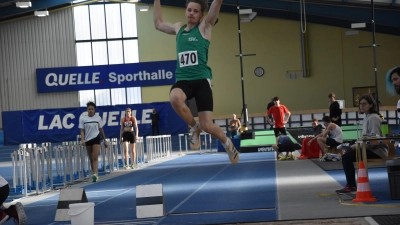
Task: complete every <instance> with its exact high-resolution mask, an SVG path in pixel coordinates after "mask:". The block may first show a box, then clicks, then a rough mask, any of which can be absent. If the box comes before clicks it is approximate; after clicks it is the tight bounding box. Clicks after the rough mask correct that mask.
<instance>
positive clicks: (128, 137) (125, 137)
mask: <svg viewBox="0 0 400 225" xmlns="http://www.w3.org/2000/svg"><path fill="white" fill-rule="evenodd" d="M122 141H123V142H129V143H131V144H133V143H135V142H136V138H135V133H133V131H124V133H122Z"/></svg>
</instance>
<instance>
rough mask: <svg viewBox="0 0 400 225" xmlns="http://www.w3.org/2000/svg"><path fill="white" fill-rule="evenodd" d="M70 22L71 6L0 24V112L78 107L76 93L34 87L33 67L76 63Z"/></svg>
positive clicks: (71, 18) (64, 65)
mask: <svg viewBox="0 0 400 225" xmlns="http://www.w3.org/2000/svg"><path fill="white" fill-rule="evenodd" d="M73 25H74V24H73V15H72V9H65V10H60V11H57V12H51V13H50V16H49V17H45V18H38V17H29V18H26V19H21V20H16V21H12V22H7V23H0V93H1V100H0V104H1V105H0V110H1V111H14V110H29V109H43V108H64V107H78V106H79V98H78V92H62V93H45V94H38V93H37V88H36V68H50V67H68V66H76V56H75V40H74V26H73ZM0 116H1V115H0ZM0 123H1V124H0V127H2V120H0Z"/></svg>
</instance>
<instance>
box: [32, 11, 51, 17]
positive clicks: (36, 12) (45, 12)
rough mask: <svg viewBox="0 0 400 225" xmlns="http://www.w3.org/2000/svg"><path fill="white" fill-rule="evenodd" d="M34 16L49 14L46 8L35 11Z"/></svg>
mask: <svg viewBox="0 0 400 225" xmlns="http://www.w3.org/2000/svg"><path fill="white" fill-rule="evenodd" d="M35 16H39V17H45V16H49V11H47V10H44V11H35Z"/></svg>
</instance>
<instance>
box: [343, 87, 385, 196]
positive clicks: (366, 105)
mask: <svg viewBox="0 0 400 225" xmlns="http://www.w3.org/2000/svg"><path fill="white" fill-rule="evenodd" d="M358 107H359V109H360V112H361V113H364V114H365V117H364V120H363V127H362V132H361V135H362V136H380V137H381V136H382V129H381V122H382V120H381V118H380V117H379V115H378V110H377V106H376V101H375V99H374V98H373V97H372V95H370V94H366V95H363V96H361V97H360V103H359V105H358ZM343 149H346V148H345V147H344V148H343ZM355 149H356V144H354V145H352V146H350V147H348V148H347V149H346V150H347V151H346V153H345V154H343V156H342V165H343V170H344V174H345V175H346V182H347V184H346V186H345V187H344V188H342V189H340V190H336V193H338V194H343V193H351V192H355V191H357V185H356V177H355V168H354V164H353V162H356V159H357V158H358V159H361V155H359V156H357V151H355ZM366 153H367V158H369V159H373V158H375V159H376V158H386V157H388V146H387V145H386V144H377V145H367V148H366Z"/></svg>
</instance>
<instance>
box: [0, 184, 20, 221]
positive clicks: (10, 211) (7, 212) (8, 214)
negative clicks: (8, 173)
mask: <svg viewBox="0 0 400 225" xmlns="http://www.w3.org/2000/svg"><path fill="white" fill-rule="evenodd" d="M9 193H10V186H9V185H8V182H7V181H6V180H5V179H4V178H3V177H2V176H0V224H3V223H4V222H5V221H7V220H9V219H10V218H14V222H15V223H16V224H20V225H23V224H26V214H25V211H24V206H23V205H22V204H21V203H20V202H17V203H16V204H15V205H11V206H10V207H8V208H7V209H5V207H4V206H3V203H4V202H5V201H6V199H7V197H8V195H9Z"/></svg>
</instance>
